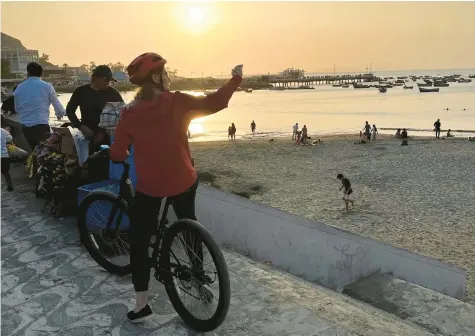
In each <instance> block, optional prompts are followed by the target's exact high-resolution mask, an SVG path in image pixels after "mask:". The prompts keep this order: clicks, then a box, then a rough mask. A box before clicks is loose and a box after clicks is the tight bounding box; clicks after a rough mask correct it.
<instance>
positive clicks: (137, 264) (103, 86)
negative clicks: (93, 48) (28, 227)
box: [2, 53, 243, 322]
mask: <svg viewBox="0 0 475 336" xmlns="http://www.w3.org/2000/svg"><path fill="white" fill-rule="evenodd" d="M166 63H167V61H166V60H165V59H164V58H163V57H162V56H160V55H158V54H155V53H144V54H141V55H139V56H138V57H137V58H135V59H134V60H133V61H132V62H131V63H130V65H129V66H128V67H127V72H128V75H129V80H130V82H131V83H133V84H136V85H138V86H139V91H138V93H137V95H136V97H135V99H134V100H133V101H132V102H131V103H130V104H128V105H126V106H125V108H124V109H123V110H122V112H121V114H120V118H119V120H118V122H117V125H116V127H115V131H114V141H113V143H112V144H111V146H110V159H111V160H112V161H118V162H121V161H124V160H126V159H127V157H128V155H129V149H130V146H131V145H132V143H133V146H134V162H135V167H136V175H137V184H136V188H135V190H136V195H135V198H134V200H133V202H132V204H131V210H130V211H131V215H130V217H131V227H130V231H129V238H130V239H129V243H130V262H131V273H132V282H133V285H134V289H135V293H136V295H135V296H136V300H135V307H134V309H132V310H131V311H130V312H129V313H128V314H127V317H128V319H129V320H130V321H131V322H137V321H140V320H142V319H143V318H145V317H148V316H150V315H151V314H152V310H151V308H150V306H149V305H148V284H149V278H150V258H149V255H148V246H149V243H150V239H151V234H152V232H153V230H152V228H153V227H155V226H156V219H157V215H158V213H159V211H160V206H161V202H162V199H163V198H165V197H167V198H170V199H171V200H172V206H173V208H174V211H175V213H176V216H177V217H178V219H184V218H188V219H192V220H196V215H195V196H196V190H197V187H198V176H197V172H196V170H195V168H194V165H193V162H192V158H191V153H190V150H189V145H188V137H187V129H188V126H189V124H190V122H191V120H193V119H196V118H201V117H204V116H207V115H211V114H214V113H216V112H219V111H221V110H223V109H225V108H226V107H227V106H228V103H229V101H230V99H231V97H232V96H233V94H234V92H235V91H236V89H237V88H238V87H239V85H240V83H241V81H242V76H243V73H242V68H243V66H242V65H238V66H236V67H234V68H233V69H232V71H231V74H232V79H231V80H230V81H229V82H228V83H227V84H225V85H224V86H223V87H222V88H221V89H220V90H218V91H217V92H216V93H213V94H211V95H207V96H206V97H194V96H191V95H187V94H184V93H180V92H170V91H169V88H170V82H171V79H170V77H169V76H168V73H167V70H166V67H165V64H166ZM27 72H28V78H27V79H26V80H25V81H24V82H23V83H21V84H20V85H19V86H18V87H17V89H16V90H15V92H14V108H15V110H16V111H15V112H16V113H18V115H19V117H20V122H21V124H22V130H23V133H24V135H25V138H26V140H27V142H28V144H29V145H30V147H31V149H34V148H35V147H36V146H37V145H41V144H42V143H44V141H45V139H47V138H48V137H49V136H50V135H51V129H50V126H49V106H50V105H51V104H53V106H54V109H55V112H56V116H57V118H58V119H61V118H62V117H63V116H64V115H67V116H68V118H69V120H70V126H72V127H74V128H78V129H80V130H81V132H82V134H83V135H84V136H85V137H86V138H87V139H89V143H90V151H91V152H94V151H96V149H97V148H100V145H102V144H106V143H107V144H110V139H109V136H108V133H107V132H105V131H104V130H103V129H101V128H100V127H99V122H100V117H101V114H102V110H103V109H104V106H105V104H106V103H108V102H123V99H122V97H121V95H120V93H119V92H118V91H117V90H116V89H114V88H112V87H110V86H109V85H110V82H111V81H115V79H114V77H113V75H112V71H111V69H110V68H109V67H107V66H105V65H100V66H98V67H96V68H95V69H94V70H93V73H92V76H91V82H90V83H89V84H86V85H83V86H79V87H78V88H77V89H76V90H75V91H74V93H73V94H72V96H71V99H70V101H69V103H68V104H67V107H66V109H64V107H63V106H62V105H61V103H60V102H59V100H58V99H57V95H56V92H55V90H54V88H53V86H52V85H51V84H49V83H46V82H44V81H42V80H41V76H42V72H43V69H42V67H41V65H40V64H38V63H34V62H33V63H30V64H28V66H27ZM78 107H79V109H80V110H81V119H79V118H78V117H77V116H76V110H77V108H78ZM63 126H64V125H63ZM231 129H232V132H231V133H232V136H233V139H234V138H235V133H236V127H235V126H234V124H233V125H232V126H231ZM6 132H7V131H6V130H5V132H4V131H3V130H2V173H3V167H4V159H3V157H4V154H5V153H4V148H3V147H4V146H3V139H4V138H5V142H7V141H9V140H10V139H9V138H8V137H7V135H6ZM5 155H6V154H5ZM164 162H166V164H163V163H164ZM4 176H5V175H4ZM6 178H7V177H6ZM7 183H9V182H8V181H7ZM8 185H9V187H10V186H11V183H9V184H8ZM194 252H195V253H198V254H199V253H200V251H198V250H197V251H194ZM201 253H202V252H201ZM194 266H196V267H197V268H198V269H201V270H203V265H202V264H201V266H200V265H199V262H197V265H194ZM200 267H201V268H200ZM202 273H203V276H202V277H199V278H197V282H196V284H195V285H196V287H197V290H198V292H200V293H201V292H202V291H206V288H207V287H206V286H207V284H209V281H212V280H209V277H207V276H206V275H205V274H204V272H202Z"/></svg>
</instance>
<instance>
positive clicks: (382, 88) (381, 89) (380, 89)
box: [378, 87, 388, 93]
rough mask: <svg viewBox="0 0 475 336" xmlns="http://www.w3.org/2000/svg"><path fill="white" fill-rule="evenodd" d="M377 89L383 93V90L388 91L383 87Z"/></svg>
mask: <svg viewBox="0 0 475 336" xmlns="http://www.w3.org/2000/svg"><path fill="white" fill-rule="evenodd" d="M378 90H379V92H381V93H384V92H386V91H388V89H386V88H385V87H380V88H379V89H378Z"/></svg>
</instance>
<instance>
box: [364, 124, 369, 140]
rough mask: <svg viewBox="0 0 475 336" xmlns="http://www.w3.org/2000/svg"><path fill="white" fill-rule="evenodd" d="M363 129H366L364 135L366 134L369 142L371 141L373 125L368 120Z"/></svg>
mask: <svg viewBox="0 0 475 336" xmlns="http://www.w3.org/2000/svg"><path fill="white" fill-rule="evenodd" d="M363 130H364V135H366V139H367V140H368V142H370V141H371V125H370V124H369V123H368V122H366V124H365V125H364V127H363Z"/></svg>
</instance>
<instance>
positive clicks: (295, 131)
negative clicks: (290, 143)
mask: <svg viewBox="0 0 475 336" xmlns="http://www.w3.org/2000/svg"><path fill="white" fill-rule="evenodd" d="M292 130H293V132H292V140H295V139H297V133H298V131H299V123H295V125H294V126H293V127H292Z"/></svg>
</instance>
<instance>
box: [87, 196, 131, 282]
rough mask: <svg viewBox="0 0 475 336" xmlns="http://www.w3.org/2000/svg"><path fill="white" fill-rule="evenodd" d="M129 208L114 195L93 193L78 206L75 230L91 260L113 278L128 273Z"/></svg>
mask: <svg viewBox="0 0 475 336" xmlns="http://www.w3.org/2000/svg"><path fill="white" fill-rule="evenodd" d="M129 218H130V217H129V207H128V206H127V204H126V202H125V201H124V200H121V199H119V198H118V197H117V195H116V194H114V193H111V192H107V191H95V192H92V193H91V194H89V195H88V196H86V197H85V198H84V200H83V201H82V202H81V205H80V206H79V216H78V230H79V235H80V237H81V241H82V243H83V244H84V246H85V247H86V250H87V251H88V252H89V254H90V255H91V257H92V258H93V259H94V260H95V261H96V262H97V263H98V264H99V265H100V266H102V267H103V268H104V269H105V270H107V271H108V272H110V273H113V274H117V275H126V274H129V273H130V244H129V235H128V227H129V225H130V221H129Z"/></svg>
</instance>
